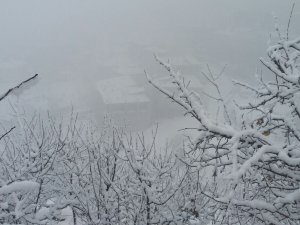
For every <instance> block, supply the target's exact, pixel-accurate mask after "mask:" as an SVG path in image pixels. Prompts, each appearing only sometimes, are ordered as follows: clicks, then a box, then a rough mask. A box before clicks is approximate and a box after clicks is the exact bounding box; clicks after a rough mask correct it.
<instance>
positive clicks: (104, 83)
mask: <svg viewBox="0 0 300 225" xmlns="http://www.w3.org/2000/svg"><path fill="white" fill-rule="evenodd" d="M97 90H98V91H99V92H100V94H101V96H102V98H103V101H104V103H105V104H120V103H137V102H149V101H150V100H149V98H148V97H147V96H146V95H145V94H144V88H143V87H138V85H137V83H136V82H135V80H134V79H133V78H132V77H130V76H120V77H114V78H110V79H106V80H101V81H100V82H98V83H97Z"/></svg>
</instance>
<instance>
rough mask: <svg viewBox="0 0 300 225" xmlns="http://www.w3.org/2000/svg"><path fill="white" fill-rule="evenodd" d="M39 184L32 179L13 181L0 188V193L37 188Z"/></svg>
mask: <svg viewBox="0 0 300 225" xmlns="http://www.w3.org/2000/svg"><path fill="white" fill-rule="evenodd" d="M38 186H39V184H38V183H36V182H33V181H15V182H13V183H11V184H8V185H4V186H2V187H1V188H0V195H3V194H4V195H5V194H10V193H12V192H30V191H33V190H34V189H36V188H38Z"/></svg>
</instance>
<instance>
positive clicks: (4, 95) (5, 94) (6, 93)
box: [0, 74, 38, 101]
mask: <svg viewBox="0 0 300 225" xmlns="http://www.w3.org/2000/svg"><path fill="white" fill-rule="evenodd" d="M37 76H38V74H35V75H34V76H32V77H30V78H28V79H27V80H24V81H22V82H21V83H20V84H19V85H17V86H15V87H13V88H10V89H9V90H8V91H7V92H5V93H4V94H3V95H2V96H1V97H0V101H2V100H3V99H5V98H6V97H7V96H8V95H9V94H10V93H11V92H12V91H14V90H16V89H18V88H20V87H22V86H23V85H24V84H26V83H28V82H29V81H31V80H33V79H35V78H36V77H37Z"/></svg>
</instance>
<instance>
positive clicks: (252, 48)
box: [0, 0, 300, 119]
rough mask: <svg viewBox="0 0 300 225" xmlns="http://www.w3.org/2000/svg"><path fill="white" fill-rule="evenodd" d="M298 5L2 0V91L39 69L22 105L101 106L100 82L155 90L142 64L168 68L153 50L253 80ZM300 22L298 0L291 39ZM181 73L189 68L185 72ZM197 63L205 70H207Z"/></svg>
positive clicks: (271, 1)
mask: <svg viewBox="0 0 300 225" xmlns="http://www.w3.org/2000/svg"><path fill="white" fill-rule="evenodd" d="M287 2H288V3H287ZM292 3H293V1H282V0H254V1H241V0H226V1H224V0H187V1H183V0H160V1H159V0H151V1H146V0H131V1H124V0H123V1H121V0H118V1H117V0H115V1H102V0H86V1H84V0H81V1H79V0H64V1H61V0H51V1H50V0H48V1H41V0H34V1H33V0H27V1H11V0H2V1H1V2H0V29H1V35H0V74H1V76H0V85H1V86H0V87H1V90H2V92H3V91H4V90H6V88H8V87H10V86H11V85H13V84H16V83H18V82H19V81H21V80H22V79H25V78H27V77H29V76H31V75H34V74H35V73H38V74H39V75H40V80H39V83H38V84H37V85H35V86H34V87H33V88H32V89H31V90H30V91H27V92H26V94H25V95H24V96H22V97H21V98H20V99H19V100H18V101H19V103H21V104H23V107H26V108H33V109H34V110H50V112H51V111H53V112H59V111H60V110H65V108H67V107H70V106H71V105H73V106H74V107H75V108H76V110H78V111H80V110H82V111H86V110H87V111H88V110H89V109H91V110H93V109H95V108H96V109H97V110H98V111H101V107H102V103H101V98H100V95H99V93H98V92H97V90H96V89H95V83H96V82H98V81H100V80H102V79H107V78H110V77H116V76H121V75H134V76H135V77H136V78H137V80H138V81H139V82H140V85H145V87H147V89H148V88H150V87H149V86H148V84H147V83H146V79H145V77H144V70H147V71H148V72H149V73H150V74H152V73H153V74H158V73H159V72H160V71H163V70H162V69H160V68H159V66H158V65H157V63H156V62H155V61H154V58H153V54H154V53H156V54H157V55H159V56H161V57H163V58H169V59H170V60H171V62H172V59H174V60H176V59H178V57H183V58H185V57H188V58H193V59H197V60H199V61H201V63H202V64H203V65H206V64H209V65H211V67H212V68H215V69H216V70H219V69H220V68H222V67H223V66H224V65H225V64H226V65H227V69H226V76H227V77H234V78H238V79H241V80H245V79H249V78H250V77H251V76H252V75H253V74H254V72H255V71H256V69H259V68H261V66H260V64H259V61H258V57H260V56H265V49H266V47H267V41H268V39H269V38H270V35H271V36H275V34H274V15H276V16H278V18H279V24H280V26H281V28H282V30H283V32H286V25H287V21H288V18H289V13H290V9H291V6H292ZM299 19H300V6H299V4H296V8H295V11H294V16H293V20H292V23H291V27H290V32H291V35H292V36H293V35H294V34H297V33H298V34H299V32H300V29H299V27H297V24H296V22H295V21H299ZM179 69H182V71H183V73H184V70H185V68H180V66H179ZM197 69H198V70H199V76H200V71H201V70H203V69H205V67H204V66H201V65H198V68H197ZM151 91H153V92H155V91H156V90H154V89H153V90H151ZM11 101H14V100H11ZM5 107H6V106H3V105H2V107H1V108H2V110H3V108H5ZM154 110H155V109H154ZM100 116H102V115H100V114H99V117H100ZM157 119H159V118H157Z"/></svg>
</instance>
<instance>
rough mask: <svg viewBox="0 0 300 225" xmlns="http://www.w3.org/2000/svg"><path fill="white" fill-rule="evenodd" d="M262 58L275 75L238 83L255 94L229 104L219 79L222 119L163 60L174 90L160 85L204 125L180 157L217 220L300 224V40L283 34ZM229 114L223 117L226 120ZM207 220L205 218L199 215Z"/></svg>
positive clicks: (207, 210)
mask: <svg viewBox="0 0 300 225" xmlns="http://www.w3.org/2000/svg"><path fill="white" fill-rule="evenodd" d="M267 53H268V57H269V60H265V59H261V62H262V63H263V65H264V66H265V67H266V68H267V69H268V70H269V72H271V74H272V75H273V79H270V80H267V78H264V77H263V76H262V75H261V76H260V77H259V76H258V77H257V78H258V79H257V80H258V85H257V86H251V85H249V84H245V83H242V82H237V81H235V82H234V83H235V84H236V85H238V86H241V87H243V88H245V89H246V90H249V91H252V92H253V93H254V97H253V98H252V99H250V100H249V102H248V103H247V104H244V103H245V101H246V99H237V100H236V101H237V103H236V104H235V105H233V106H232V107H231V111H232V110H233V108H235V112H234V113H232V112H231V111H229V110H228V105H226V104H225V102H224V100H223V98H222V95H221V92H220V89H219V86H218V83H217V80H216V79H215V77H214V76H212V75H211V76H207V75H205V76H206V78H207V79H208V80H209V82H210V83H211V84H212V85H213V86H214V87H215V88H216V89H217V92H216V93H218V94H220V97H218V98H215V99H216V100H217V102H218V104H221V106H222V108H223V110H222V111H223V112H224V113H223V114H222V115H221V114H218V115H219V118H218V119H215V118H214V117H213V116H212V115H211V113H210V112H208V111H207V110H206V107H205V105H204V104H203V103H202V97H201V95H200V94H198V93H195V92H194V91H193V90H191V89H190V88H189V86H188V84H189V82H188V81H186V80H185V79H184V76H182V75H180V73H179V72H177V71H175V70H174V69H173V68H172V66H171V65H170V64H169V63H166V62H164V61H163V60H161V59H159V58H157V57H156V59H157V61H158V62H159V63H160V64H161V65H162V66H163V67H164V68H165V69H166V70H167V71H168V73H169V75H170V77H171V79H172V84H173V85H174V86H175V87H176V91H175V92H170V91H168V90H166V89H164V88H161V86H160V84H159V83H155V81H154V80H153V79H151V77H150V76H148V75H147V76H148V80H149V82H150V84H152V85H153V86H154V87H155V88H156V89H158V90H159V91H160V92H162V93H163V94H164V95H166V96H167V97H169V98H170V99H171V100H172V101H174V102H175V103H177V104H178V105H180V106H181V107H182V108H184V109H185V111H186V113H187V114H189V115H191V116H192V117H193V118H194V119H195V120H196V121H197V124H198V126H197V127H196V128H197V130H198V137H197V138H196V139H195V140H192V141H191V143H190V145H189V148H186V150H185V157H182V158H181V161H182V162H184V164H186V165H187V166H188V167H189V168H190V169H191V171H193V172H194V173H195V174H197V173H199V174H200V177H201V179H202V180H201V182H200V183H199V184H200V186H199V192H198V193H199V195H201V196H202V197H203V198H201V199H202V201H206V200H208V201H209V203H208V204H207V205H206V207H205V214H206V216H207V217H208V219H209V220H210V221H212V223H213V224H268V225H283V224H293V225H296V224H299V221H300V213H299V212H300V100H299V99H300V73H299V67H300V64H299V63H300V62H299V57H300V38H296V39H293V40H290V39H288V38H287V37H285V38H283V37H280V38H279V41H278V42H277V43H276V44H274V45H272V46H270V47H269V48H268V50H267ZM220 117H222V118H220ZM199 217H200V215H199Z"/></svg>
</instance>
